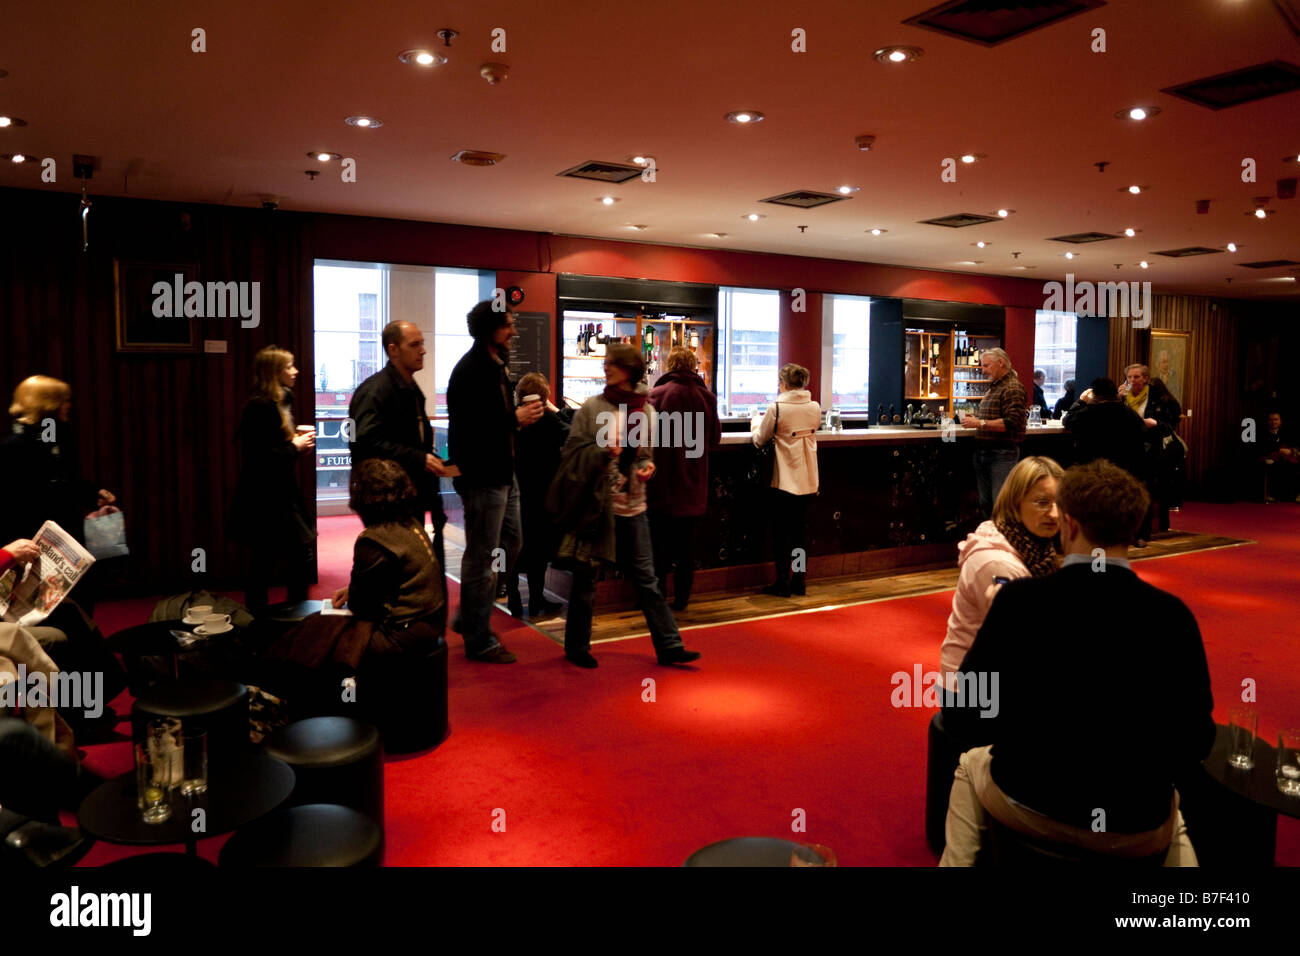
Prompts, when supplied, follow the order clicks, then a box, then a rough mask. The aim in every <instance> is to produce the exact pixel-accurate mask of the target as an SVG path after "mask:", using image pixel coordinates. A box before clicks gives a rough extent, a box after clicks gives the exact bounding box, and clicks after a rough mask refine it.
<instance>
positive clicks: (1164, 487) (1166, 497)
mask: <svg viewBox="0 0 1300 956" xmlns="http://www.w3.org/2000/svg"><path fill="white" fill-rule="evenodd" d="M1147 389H1148V399H1147V407H1146V417H1147V422H1146V425H1147V448H1148V458H1149V464H1148V474H1149V475H1150V479H1151V480H1150V482H1149V486H1148V487H1149V490H1150V492H1151V499H1152V504H1153V507H1154V508H1155V509H1156V511H1157V516H1158V519H1159V524H1158V528H1159V530H1160V531H1168V530H1169V509H1170V507H1171V506H1173V507H1181V506H1182V497H1183V496H1182V475H1183V461H1184V458H1185V449H1184V446H1183V443H1182V441H1181V440H1180V439H1179V437H1178V422H1179V420H1180V418H1181V416H1182V413H1183V410H1182V406H1180V405H1179V404H1178V399H1176V398H1175V397H1174V395H1173V393H1172V392H1170V391H1169V389H1168V387H1166V385H1165V383H1164V382H1163V381H1162V380H1160V379H1158V378H1153V379H1151V381H1150V382H1149V383H1148V385H1147ZM1152 422H1155V424H1154V425H1152V424H1151V423H1152Z"/></svg>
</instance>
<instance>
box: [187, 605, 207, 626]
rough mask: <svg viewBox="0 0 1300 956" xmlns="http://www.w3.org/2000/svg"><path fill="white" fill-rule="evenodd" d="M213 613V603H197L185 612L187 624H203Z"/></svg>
mask: <svg viewBox="0 0 1300 956" xmlns="http://www.w3.org/2000/svg"><path fill="white" fill-rule="evenodd" d="M211 613H212V605H211V604H195V605H194V606H193V607H191V608H190V609H189V610H188V611H186V612H185V623H186V624H202V623H203V621H204V619H205V618H206V617H207V616H208V615H209V614H211Z"/></svg>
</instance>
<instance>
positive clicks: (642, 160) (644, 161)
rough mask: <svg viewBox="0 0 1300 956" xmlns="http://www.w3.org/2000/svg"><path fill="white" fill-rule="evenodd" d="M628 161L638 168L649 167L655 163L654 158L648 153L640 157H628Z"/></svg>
mask: <svg viewBox="0 0 1300 956" xmlns="http://www.w3.org/2000/svg"><path fill="white" fill-rule="evenodd" d="M628 159H629V160H630V161H631V162H633V163H635V164H636V165H638V166H649V165H650V164H651V163H653V162H654V161H655V158H654V157H653V156H651V155H649V154H648V153H647V154H645V155H640V156H629V157H628Z"/></svg>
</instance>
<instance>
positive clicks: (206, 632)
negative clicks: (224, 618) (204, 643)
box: [194, 624, 234, 637]
mask: <svg viewBox="0 0 1300 956" xmlns="http://www.w3.org/2000/svg"><path fill="white" fill-rule="evenodd" d="M233 630H234V626H233V625H231V624H213V625H211V626H209V625H207V624H200V625H199V626H198V627H196V628H195V629H194V633H195V634H201V635H203V636H204V637H210V636H211V635H213V634H225V633H226V632H227V631H233Z"/></svg>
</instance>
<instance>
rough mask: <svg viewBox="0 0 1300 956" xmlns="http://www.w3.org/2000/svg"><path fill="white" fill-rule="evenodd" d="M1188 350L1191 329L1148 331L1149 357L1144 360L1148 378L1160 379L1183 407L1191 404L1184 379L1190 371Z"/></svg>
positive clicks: (1190, 341)
mask: <svg viewBox="0 0 1300 956" xmlns="http://www.w3.org/2000/svg"><path fill="white" fill-rule="evenodd" d="M1191 353H1192V333H1191V332H1174V331H1170V330H1167V329H1152V330H1151V348H1150V350H1149V351H1148V355H1149V356H1150V357H1149V358H1148V359H1147V366H1148V367H1149V368H1150V369H1151V377H1152V378H1158V379H1160V380H1161V381H1162V382H1164V383H1165V387H1166V388H1167V389H1169V393H1170V394H1171V395H1173V396H1174V398H1176V399H1177V400H1178V404H1179V405H1181V406H1182V407H1183V408H1187V407H1188V406H1189V405H1190V404H1191V401H1190V396H1189V395H1188V384H1189V383H1188V380H1189V378H1190V377H1191V374H1192V367H1191Z"/></svg>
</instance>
